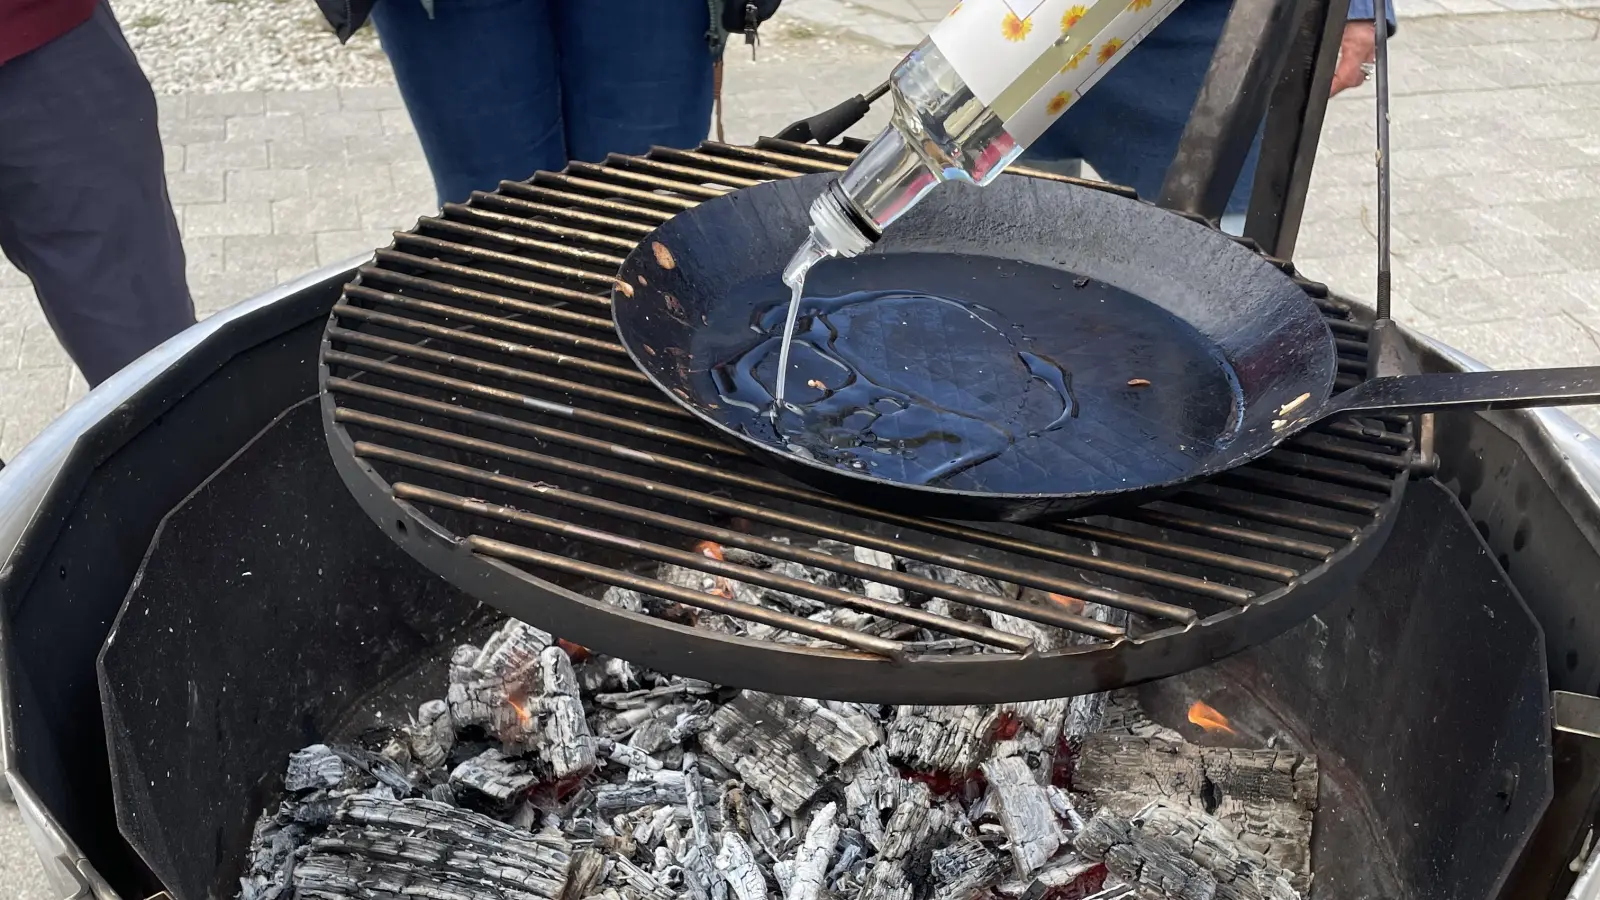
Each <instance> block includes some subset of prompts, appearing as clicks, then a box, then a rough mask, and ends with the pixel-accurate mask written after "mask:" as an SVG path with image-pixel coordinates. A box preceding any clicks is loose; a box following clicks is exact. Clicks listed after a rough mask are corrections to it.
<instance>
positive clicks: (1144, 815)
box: [1077, 802, 1300, 900]
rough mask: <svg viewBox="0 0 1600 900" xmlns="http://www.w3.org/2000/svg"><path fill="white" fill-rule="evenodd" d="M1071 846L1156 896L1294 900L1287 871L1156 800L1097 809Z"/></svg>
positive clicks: (1189, 812)
mask: <svg viewBox="0 0 1600 900" xmlns="http://www.w3.org/2000/svg"><path fill="white" fill-rule="evenodd" d="M1077 848H1078V851H1079V852H1080V853H1082V854H1084V855H1085V856H1087V857H1089V858H1091V859H1098V860H1103V861H1104V862H1105V865H1106V868H1107V869H1108V870H1110V872H1111V874H1113V875H1116V876H1117V877H1118V878H1121V879H1122V880H1124V881H1126V882H1128V883H1129V884H1132V885H1135V886H1137V887H1139V888H1142V889H1144V890H1145V891H1146V892H1147V893H1153V894H1154V895H1155V896H1157V897H1160V898H1163V900H1212V898H1226V900H1300V894H1299V892H1298V891H1296V890H1295V888H1294V887H1293V886H1292V885H1291V884H1290V873H1289V872H1288V871H1286V870H1284V869H1283V868H1282V867H1280V866H1278V865H1277V864H1275V863H1273V862H1272V861H1270V860H1268V859H1267V858H1266V857H1265V856H1263V855H1261V854H1260V853H1257V852H1256V851H1254V850H1251V849H1250V848H1248V847H1246V846H1245V845H1244V844H1242V843H1240V842H1239V841H1238V840H1236V839H1235V838H1234V837H1233V836H1232V834H1230V833H1229V830H1228V829H1227V828H1226V827H1224V826H1223V825H1222V823H1220V822H1218V821H1217V820H1216V819H1213V818H1212V817H1210V816H1208V815H1206V814H1205V813H1203V812H1200V811H1198V810H1193V809H1185V808H1181V807H1177V806H1172V805H1169V804H1166V803H1161V802H1157V803H1152V804H1150V805H1149V806H1148V807H1146V808H1145V809H1143V810H1141V811H1140V812H1139V813H1138V814H1136V815H1134V816H1133V817H1132V818H1123V817H1121V816H1119V815H1116V814H1114V813H1109V812H1101V813H1097V814H1096V815H1095V816H1094V818H1092V819H1090V820H1089V821H1088V823H1086V824H1085V825H1084V829H1083V832H1082V833H1081V834H1080V835H1079V836H1078V840H1077Z"/></svg>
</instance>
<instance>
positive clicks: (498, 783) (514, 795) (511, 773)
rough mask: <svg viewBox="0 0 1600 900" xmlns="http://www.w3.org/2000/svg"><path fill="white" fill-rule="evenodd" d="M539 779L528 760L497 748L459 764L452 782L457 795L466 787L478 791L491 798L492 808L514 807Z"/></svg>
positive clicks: (468, 789) (451, 774) (488, 798)
mask: <svg viewBox="0 0 1600 900" xmlns="http://www.w3.org/2000/svg"><path fill="white" fill-rule="evenodd" d="M538 783H539V777H538V776H537V775H535V774H533V773H532V772H530V771H529V770H528V764H527V762H526V761H524V760H521V759H513V758H509V757H507V756H506V755H505V753H504V752H503V751H501V750H498V749H494V748H490V749H488V750H485V751H483V752H482V753H480V754H478V755H477V756H474V757H473V758H471V759H469V760H467V761H466V762H464V763H462V764H461V765H459V766H456V768H455V771H453V772H451V773H450V786H451V787H453V788H454V789H455V790H456V793H457V795H460V793H461V792H462V791H474V792H476V793H477V794H481V795H482V796H483V797H484V798H486V799H487V800H488V801H489V802H488V804H487V806H488V808H490V809H510V808H511V807H512V805H513V804H514V802H515V801H516V800H517V799H518V798H519V797H520V795H521V794H522V793H523V792H524V791H527V790H528V789H530V788H532V787H533V786H534V785H536V784H538Z"/></svg>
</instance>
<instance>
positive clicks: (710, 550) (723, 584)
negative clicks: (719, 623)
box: [694, 541, 733, 600]
mask: <svg viewBox="0 0 1600 900" xmlns="http://www.w3.org/2000/svg"><path fill="white" fill-rule="evenodd" d="M694 552H696V553H698V554H700V555H701V556H704V557H707V558H709V559H714V560H716V561H717V562H723V561H724V560H723V557H722V545H721V544H719V543H717V542H716V541H701V542H700V543H698V544H695V545H694ZM706 593H708V594H716V595H717V596H718V597H721V598H722V599H724V600H732V599H733V585H731V584H729V583H728V579H726V578H723V577H722V576H721V575H718V576H716V580H715V581H714V582H713V583H712V587H711V588H710V589H708V590H707V591H706Z"/></svg>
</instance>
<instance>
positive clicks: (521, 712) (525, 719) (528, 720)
mask: <svg viewBox="0 0 1600 900" xmlns="http://www.w3.org/2000/svg"><path fill="white" fill-rule="evenodd" d="M506 702H507V703H509V704H511V708H512V709H514V710H516V711H517V718H518V719H521V720H522V726H523V727H524V728H526V727H528V726H529V725H532V724H533V713H531V712H528V708H527V707H525V706H523V705H522V704H520V703H518V702H517V701H515V700H513V699H512V698H511V697H509V696H508V697H506Z"/></svg>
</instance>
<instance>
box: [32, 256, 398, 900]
mask: <svg viewBox="0 0 1600 900" xmlns="http://www.w3.org/2000/svg"><path fill="white" fill-rule="evenodd" d="M371 259H372V254H370V253H368V254H364V255H362V256H357V257H352V258H351V259H349V260H346V261H345V262H342V263H336V264H334V265H331V266H326V267H323V268H321V269H317V270H315V271H312V272H309V273H307V274H305V275H302V276H300V277H299V278H296V279H294V280H292V281H287V282H285V283H283V284H281V285H278V286H277V287H275V288H272V289H271V290H268V291H265V292H263V293H261V294H258V295H256V296H255V297H252V298H250V299H248V300H242V301H240V302H238V303H235V304H234V305H232V306H230V307H228V308H226V309H223V310H220V311H218V312H216V313H214V314H212V315H211V316H208V317H206V318H205V319H203V320H201V321H200V322H198V323H196V324H195V325H193V326H191V327H190V328H188V329H186V330H184V331H182V332H180V333H178V334H176V335H173V336H172V337H171V338H169V339H168V340H167V341H165V342H164V343H162V344H161V345H159V346H157V347H155V348H154V349H152V350H151V351H150V352H148V353H146V354H145V355H143V356H141V357H139V358H138V359H137V360H134V361H133V362H132V363H130V364H129V365H128V367H127V368H125V369H123V370H122V371H120V372H118V373H117V374H116V375H113V376H112V377H111V378H109V379H107V380H106V381H105V382H104V383H103V384H101V385H100V386H99V387H97V388H95V389H94V390H92V391H90V392H89V393H88V394H86V395H85V396H84V397H83V398H82V399H80V400H79V401H78V402H77V403H74V404H73V405H72V406H70V407H68V408H67V410H66V411H65V412H63V413H62V414H61V415H60V416H59V417H57V418H56V420H55V421H53V422H51V423H50V424H49V425H48V426H46V427H45V429H44V430H43V431H42V432H40V433H39V435H38V436H37V437H35V438H34V439H33V440H32V441H30V442H29V443H28V445H27V446H26V447H24V448H23V449H22V450H21V451H20V452H19V453H18V454H17V455H16V457H15V458H14V459H12V460H10V461H9V462H7V463H6V467H5V469H3V470H0V560H3V562H0V566H10V565H11V559H12V556H13V554H14V553H15V552H16V549H17V545H18V544H19V543H20V542H21V540H22V535H23V534H24V533H25V532H26V530H27V528H28V526H29V524H30V523H32V522H33V521H34V518H35V517H36V516H37V514H38V511H39V505H40V504H41V503H42V502H43V501H44V498H45V497H46V496H47V495H48V494H49V492H50V490H51V489H52V488H53V487H54V486H55V484H56V478H57V476H58V475H59V474H60V471H61V467H62V465H63V464H65V462H66V460H67V457H68V456H69V454H70V453H71V452H72V450H73V448H74V447H76V446H77V443H78V440H79V438H81V437H82V436H83V434H84V432H86V431H87V430H88V429H89V428H90V427H91V426H93V425H94V424H96V423H97V422H100V421H101V420H103V419H104V418H106V416H108V415H110V414H112V413H114V412H115V411H116V410H117V409H118V408H119V407H120V406H122V404H124V403H126V402H127V401H128V399H129V398H131V397H132V396H133V395H134V394H135V393H136V392H137V391H138V390H139V389H140V388H143V387H144V386H145V385H147V384H149V383H150V382H151V381H152V380H153V379H155V378H156V377H157V376H159V375H160V374H161V373H163V372H165V371H167V370H168V369H170V368H171V367H172V366H173V365H174V364H176V363H177V362H179V361H180V360H182V359H183V358H184V357H185V356H187V355H188V354H189V353H190V352H192V351H193V350H194V349H195V348H196V347H198V346H200V345H201V344H202V343H203V342H205V341H206V340H207V339H209V338H210V337H212V336H213V335H214V334H216V333H217V332H218V331H219V330H220V329H222V328H223V327H224V326H225V325H228V324H229V323H231V322H234V321H236V320H238V319H241V318H244V317H245V316H248V315H251V314H253V313H256V312H259V311H260V310H262V309H265V308H267V307H270V306H272V305H274V304H276V303H279V302H281V301H283V300H285V299H287V298H289V297H291V296H293V295H295V294H298V293H299V292H301V291H303V290H306V289H309V288H312V287H315V286H317V285H318V284H322V283H324V282H326V281H329V280H330V279H334V278H339V277H344V276H348V275H349V274H350V273H351V272H352V271H353V270H354V269H356V268H357V267H358V266H361V265H364V264H365V263H367V262H368V261H370V260H371ZM5 640H6V635H5V623H4V617H3V616H0V659H3V654H4V652H5ZM4 676H5V672H4V668H3V667H0V801H4V800H6V799H12V800H15V801H16V803H17V806H18V808H19V809H20V810H21V812H22V819H23V824H24V826H25V827H27V829H28V832H29V834H30V835H31V836H32V838H33V841H34V849H35V850H36V851H37V852H38V854H39V857H40V859H41V860H42V861H43V863H44V866H45V872H46V877H47V878H48V879H49V881H50V883H51V885H52V886H53V887H55V888H57V889H59V890H67V891H72V890H76V891H77V892H76V893H67V894H64V895H63V900H78V898H87V897H95V898H97V900H124V898H121V897H119V896H118V895H117V894H116V893H115V892H114V891H113V890H112V889H111V887H110V886H109V885H108V884H106V883H105V881H104V880H103V879H101V878H100V877H99V875H98V874H97V873H96V872H95V871H94V868H93V866H92V865H90V864H89V861H88V860H87V859H85V858H84V856H83V853H82V851H81V850H80V849H79V848H78V846H77V845H76V844H75V843H74V842H73V841H72V838H70V837H69V836H68V835H67V834H66V832H65V831H64V830H63V829H62V828H61V826H60V824H59V823H58V822H57V821H56V820H55V817H54V816H53V815H51V814H50V811H49V810H48V809H46V808H45V807H44V806H43V805H42V804H40V803H39V800H38V798H37V797H36V796H35V795H34V794H33V792H32V790H31V789H30V788H29V786H28V784H27V782H26V781H25V780H24V779H23V778H22V775H21V773H19V772H17V771H16V770H15V767H14V766H13V765H12V760H13V758H14V754H15V751H14V750H13V747H12V742H11V698H10V696H9V693H8V692H7V690H6V683H5V677H4ZM7 795H9V798H8V797H7ZM74 885H76V886H77V887H76V888H74V887H73V886H74Z"/></svg>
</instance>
